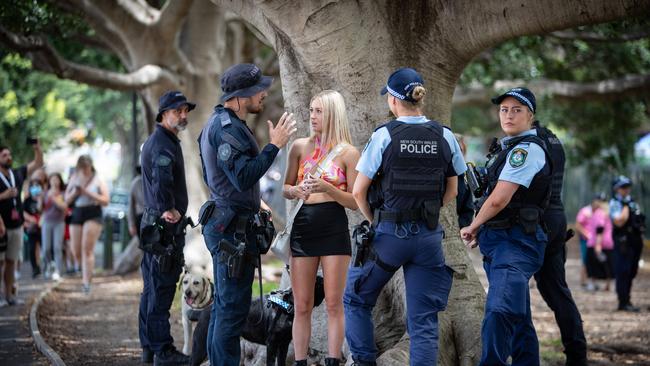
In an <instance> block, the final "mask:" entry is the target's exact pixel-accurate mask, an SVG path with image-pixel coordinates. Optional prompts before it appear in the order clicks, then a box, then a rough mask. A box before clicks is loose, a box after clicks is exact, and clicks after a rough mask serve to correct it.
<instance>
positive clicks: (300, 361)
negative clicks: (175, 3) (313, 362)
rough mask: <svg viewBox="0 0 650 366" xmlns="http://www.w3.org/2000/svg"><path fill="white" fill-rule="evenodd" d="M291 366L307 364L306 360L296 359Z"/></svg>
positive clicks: (305, 365) (304, 365)
mask: <svg viewBox="0 0 650 366" xmlns="http://www.w3.org/2000/svg"><path fill="white" fill-rule="evenodd" d="M293 366H307V360H296V361H295V362H294V363H293Z"/></svg>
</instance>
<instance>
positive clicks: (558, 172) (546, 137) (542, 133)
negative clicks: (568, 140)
mask: <svg viewBox="0 0 650 366" xmlns="http://www.w3.org/2000/svg"><path fill="white" fill-rule="evenodd" d="M535 130H537V136H538V137H539V138H540V139H542V141H544V143H545V144H546V149H547V150H548V152H549V153H550V155H551V159H552V160H553V178H552V180H551V200H550V202H549V206H548V209H549V210H550V209H557V210H563V209H564V205H563V204H562V182H563V180H564V165H565V162H566V156H565V155H564V148H563V147H562V142H560V139H558V138H557V136H556V135H555V134H554V133H553V132H551V130H549V129H548V128H546V127H542V126H540V125H539V124H538V123H537V122H536V123H535Z"/></svg>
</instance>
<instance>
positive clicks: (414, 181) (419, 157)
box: [380, 120, 451, 211]
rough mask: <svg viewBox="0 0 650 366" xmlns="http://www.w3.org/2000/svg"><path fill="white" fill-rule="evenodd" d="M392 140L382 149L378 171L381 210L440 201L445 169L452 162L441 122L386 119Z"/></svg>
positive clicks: (443, 188)
mask: <svg viewBox="0 0 650 366" xmlns="http://www.w3.org/2000/svg"><path fill="white" fill-rule="evenodd" d="M384 127H386V128H387V129H388V132H389V134H390V138H391V142H390V144H389V145H388V148H387V149H386V150H385V151H384V154H383V156H382V162H381V167H380V171H381V172H382V174H383V178H382V179H381V182H380V187H381V193H382V196H383V204H382V209H383V210H391V211H398V210H410V209H416V208H420V207H422V204H423V203H424V201H429V200H435V201H437V202H440V203H442V196H443V194H444V191H445V186H444V185H445V171H446V169H447V167H448V166H449V163H450V162H451V149H450V148H449V146H448V144H447V143H446V141H445V139H444V136H443V130H442V127H441V126H440V124H438V123H437V122H435V121H428V122H426V123H422V124H407V123H404V122H400V121H397V120H393V121H391V122H389V123H387V124H386V125H385V126H384Z"/></svg>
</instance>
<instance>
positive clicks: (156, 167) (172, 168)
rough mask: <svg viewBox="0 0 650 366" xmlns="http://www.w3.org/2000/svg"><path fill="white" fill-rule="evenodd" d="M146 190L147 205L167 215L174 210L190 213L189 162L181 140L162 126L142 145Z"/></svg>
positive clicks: (144, 189) (157, 127)
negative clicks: (187, 183) (186, 168)
mask: <svg viewBox="0 0 650 366" xmlns="http://www.w3.org/2000/svg"><path fill="white" fill-rule="evenodd" d="M140 159H141V161H142V188H143V193H144V205H145V207H147V208H149V209H154V210H156V211H159V212H160V213H163V212H165V211H169V210H171V209H173V208H175V209H176V210H178V212H179V213H180V214H181V215H185V212H186V211H187V201H188V199H187V186H186V183H185V163H184V161H183V151H182V150H181V143H180V140H179V139H178V137H177V136H176V135H175V134H174V133H173V132H171V131H168V130H167V129H166V128H164V127H163V126H162V125H160V124H157V125H156V129H155V130H154V132H153V133H152V134H151V136H149V138H148V139H147V141H145V143H144V145H143V146H142V154H141V158H140Z"/></svg>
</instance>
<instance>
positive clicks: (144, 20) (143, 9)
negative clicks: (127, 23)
mask: <svg viewBox="0 0 650 366" xmlns="http://www.w3.org/2000/svg"><path fill="white" fill-rule="evenodd" d="M169 2H171V3H174V2H176V1H169ZM169 2H168V3H169ZM117 5H119V6H120V7H121V8H122V9H123V10H124V12H125V13H127V14H129V15H130V16H131V18H133V19H134V20H136V21H137V22H138V23H140V24H142V25H147V26H148V25H151V24H153V23H154V22H156V21H157V20H158V19H159V18H160V11H159V10H158V9H156V8H154V7H152V6H150V5H149V4H147V2H146V1H144V0H117Z"/></svg>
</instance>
